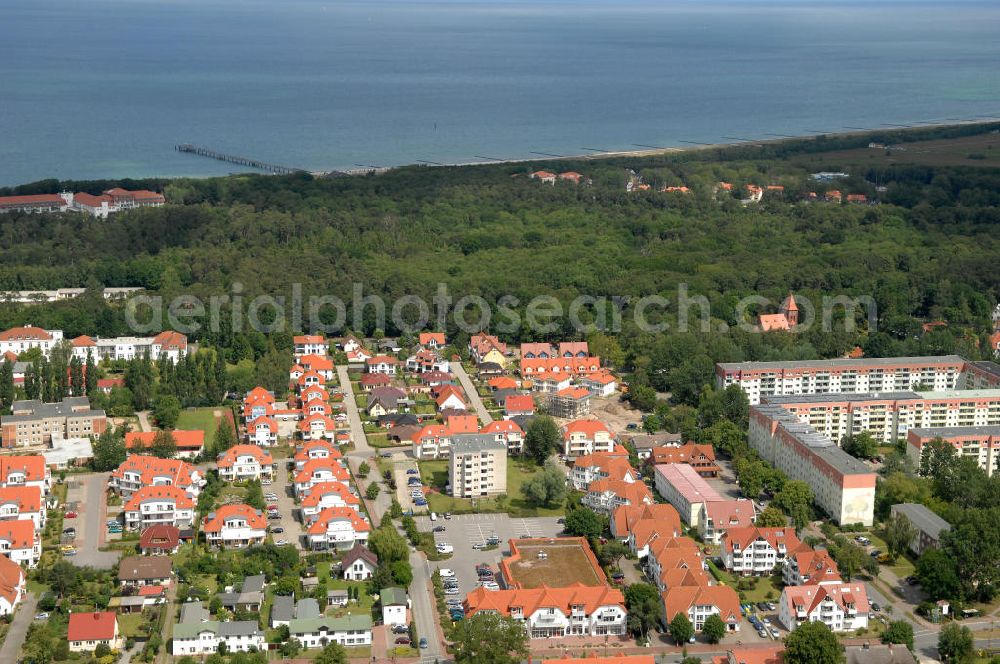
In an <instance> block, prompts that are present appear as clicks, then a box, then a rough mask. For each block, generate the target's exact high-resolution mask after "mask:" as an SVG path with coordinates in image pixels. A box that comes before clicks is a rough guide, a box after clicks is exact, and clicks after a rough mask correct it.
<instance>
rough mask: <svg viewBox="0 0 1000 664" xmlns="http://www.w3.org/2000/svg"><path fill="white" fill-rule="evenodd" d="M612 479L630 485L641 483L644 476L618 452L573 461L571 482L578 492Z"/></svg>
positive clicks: (626, 457) (590, 455) (582, 457)
mask: <svg viewBox="0 0 1000 664" xmlns="http://www.w3.org/2000/svg"><path fill="white" fill-rule="evenodd" d="M604 479H611V480H616V481H621V482H627V483H629V484H631V483H633V482H641V481H642V474H641V473H640V472H639V471H638V470H636V469H635V468H633V467H632V464H630V463H629V462H628V456H627V453H626V456H624V457H623V456H622V455H621V454H620V453H617V452H595V453H593V454H585V455H583V456H580V457H577V458H576V459H575V460H574V461H573V470H572V472H571V474H570V481H571V482H572V483H573V488H574V489H576V490H577V491H586V490H587V487H588V486H590V485H591V484H592V483H593V482H596V481H597V480H604Z"/></svg>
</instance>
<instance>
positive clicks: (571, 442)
mask: <svg viewBox="0 0 1000 664" xmlns="http://www.w3.org/2000/svg"><path fill="white" fill-rule="evenodd" d="M562 434H563V454H565V455H566V456H569V457H578V456H583V455H585V454H593V453H595V452H613V451H614V449H615V437H614V435H613V434H612V433H611V430H610V429H608V428H607V427H606V426H604V424H602V423H601V422H598V421H597V420H573V421H572V422H569V423H567V424H566V425H565V426H563V428H562Z"/></svg>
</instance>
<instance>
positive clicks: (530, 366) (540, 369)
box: [520, 356, 601, 378]
mask: <svg viewBox="0 0 1000 664" xmlns="http://www.w3.org/2000/svg"><path fill="white" fill-rule="evenodd" d="M520 371H521V376H522V377H523V378H531V377H532V376H536V375H539V374H547V373H554V374H561V375H568V376H589V375H591V374H596V373H598V372H600V371H601V358H599V357H591V356H587V357H557V358H552V359H548V360H546V359H543V358H535V359H524V358H522V359H521V364H520Z"/></svg>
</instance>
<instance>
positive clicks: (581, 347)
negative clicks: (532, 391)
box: [520, 341, 590, 361]
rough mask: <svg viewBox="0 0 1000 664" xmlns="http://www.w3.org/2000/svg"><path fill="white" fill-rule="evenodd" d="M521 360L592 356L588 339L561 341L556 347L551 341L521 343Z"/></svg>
mask: <svg viewBox="0 0 1000 664" xmlns="http://www.w3.org/2000/svg"><path fill="white" fill-rule="evenodd" d="M520 350H521V360H522V361H523V360H552V359H556V358H574V357H577V358H585V357H589V356H590V346H589V345H588V344H587V342H586V341H561V342H559V347H558V348H556V346H554V345H553V344H550V343H545V342H541V343H523V344H521V349H520Z"/></svg>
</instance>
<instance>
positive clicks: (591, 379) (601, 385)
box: [577, 371, 618, 397]
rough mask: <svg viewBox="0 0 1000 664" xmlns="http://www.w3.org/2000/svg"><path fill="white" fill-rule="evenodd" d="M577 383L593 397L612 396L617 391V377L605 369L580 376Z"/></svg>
mask: <svg viewBox="0 0 1000 664" xmlns="http://www.w3.org/2000/svg"><path fill="white" fill-rule="evenodd" d="M577 383H578V384H579V385H580V387H582V388H584V389H586V390H589V391H590V394H591V396H595V397H612V396H614V395H615V394H616V393H617V392H618V379H617V378H615V377H614V376H613V375H612V374H611V373H609V372H607V371H598V372H597V373H592V374H589V375H586V376H580V377H578V378H577Z"/></svg>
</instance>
